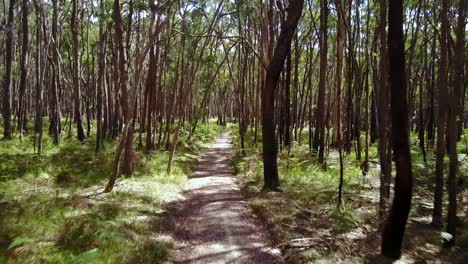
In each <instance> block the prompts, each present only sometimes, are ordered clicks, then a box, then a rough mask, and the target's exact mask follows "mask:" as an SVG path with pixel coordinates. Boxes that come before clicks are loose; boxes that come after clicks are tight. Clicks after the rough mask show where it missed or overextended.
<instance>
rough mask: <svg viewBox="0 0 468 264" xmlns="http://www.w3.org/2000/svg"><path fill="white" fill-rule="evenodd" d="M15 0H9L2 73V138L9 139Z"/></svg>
mask: <svg viewBox="0 0 468 264" xmlns="http://www.w3.org/2000/svg"><path fill="white" fill-rule="evenodd" d="M14 7H15V0H11V1H10V6H9V7H8V19H7V22H6V25H5V74H4V75H3V109H2V116H3V138H4V139H11V63H12V60H13V15H14V13H13V11H14Z"/></svg>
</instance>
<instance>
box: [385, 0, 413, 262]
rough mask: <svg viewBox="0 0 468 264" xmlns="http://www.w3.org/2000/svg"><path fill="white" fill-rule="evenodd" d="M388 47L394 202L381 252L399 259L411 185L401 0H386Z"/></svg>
mask: <svg viewBox="0 0 468 264" xmlns="http://www.w3.org/2000/svg"><path fill="white" fill-rule="evenodd" d="M388 48H389V53H390V79H391V80H392V81H391V84H390V90H391V116H392V145H393V152H394V154H395V165H396V178H395V187H394V198H393V203H392V207H391V209H390V213H389V216H388V219H387V222H386V224H385V227H384V230H383V234H382V254H383V255H384V256H386V257H389V258H391V259H399V258H400V256H401V243H402V241H403V235H404V232H405V227H406V221H407V220H408V214H409V211H410V208H411V197H412V189H413V175H412V171H411V156H410V143H409V126H408V118H407V117H408V103H407V88H406V76H405V75H406V73H405V44H404V40H403V0H390V2H389V9H388Z"/></svg>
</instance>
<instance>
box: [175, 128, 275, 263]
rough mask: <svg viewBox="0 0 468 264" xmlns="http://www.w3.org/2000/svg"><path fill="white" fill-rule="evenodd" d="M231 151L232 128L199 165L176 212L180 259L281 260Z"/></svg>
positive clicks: (197, 260) (208, 151) (259, 261)
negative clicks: (246, 196) (257, 216)
mask: <svg viewBox="0 0 468 264" xmlns="http://www.w3.org/2000/svg"><path fill="white" fill-rule="evenodd" d="M231 154H232V145H231V133H230V132H226V133H223V134H221V135H220V136H219V137H218V138H217V139H216V142H215V143H213V144H212V145H211V146H210V147H209V148H208V150H207V151H206V152H205V154H203V155H202V156H201V157H200V159H199V160H198V161H197V163H196V164H195V167H194V168H193V174H192V176H191V177H190V179H189V182H188V184H187V187H186V191H185V193H184V194H185V195H186V196H187V197H188V198H187V199H185V200H183V201H182V202H181V203H180V205H179V206H178V210H177V212H176V214H175V219H174V220H175V222H176V225H177V227H176V243H175V249H174V252H173V259H174V262H175V263H204V264H205V263H281V257H280V252H279V250H277V249H273V248H272V247H270V246H269V245H268V240H267V239H266V236H265V230H264V229H263V228H262V227H261V225H259V223H258V222H257V221H256V219H255V218H254V216H253V212H252V211H251V210H250V209H249V208H248V205H247V202H246V201H245V199H244V198H243V196H242V195H241V193H240V191H239V187H238V185H237V184H236V182H235V178H234V176H233V173H232V170H231V168H230V165H229V158H230V156H231Z"/></svg>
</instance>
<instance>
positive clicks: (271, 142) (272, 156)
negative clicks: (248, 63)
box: [262, 0, 304, 190]
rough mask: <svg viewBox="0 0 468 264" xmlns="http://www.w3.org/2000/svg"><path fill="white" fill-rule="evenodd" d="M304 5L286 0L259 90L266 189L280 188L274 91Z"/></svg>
mask: <svg viewBox="0 0 468 264" xmlns="http://www.w3.org/2000/svg"><path fill="white" fill-rule="evenodd" d="M303 6H304V1H303V0H294V1H291V2H290V3H289V7H288V17H287V18H286V20H285V21H284V23H282V25H281V32H280V35H279V37H278V41H277V44H276V48H275V50H274V53H273V57H272V59H271V61H270V63H269V65H268V69H267V72H266V79H265V86H264V87H263V92H262V135H263V163H264V166H263V168H264V169H263V176H264V181H265V186H264V188H265V189H269V190H280V182H279V176H278V165H277V155H278V150H277V145H276V144H277V143H276V133H275V124H274V120H275V116H274V113H275V109H274V104H275V90H276V86H277V84H278V80H279V76H280V73H281V71H282V70H283V65H284V61H285V59H286V56H287V55H288V53H289V52H290V51H291V41H292V38H293V35H294V31H295V30H296V27H297V24H298V22H299V18H300V17H301V14H302V8H303Z"/></svg>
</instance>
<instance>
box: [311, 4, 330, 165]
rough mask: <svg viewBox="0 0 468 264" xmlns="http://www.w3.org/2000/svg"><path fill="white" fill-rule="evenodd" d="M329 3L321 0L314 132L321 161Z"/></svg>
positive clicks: (323, 132) (323, 145)
mask: <svg viewBox="0 0 468 264" xmlns="http://www.w3.org/2000/svg"><path fill="white" fill-rule="evenodd" d="M327 42H328V3H327V0H321V1H320V45H319V46H320V76H319V88H318V96H317V109H316V114H315V115H316V118H317V124H316V126H315V132H314V144H313V147H314V149H318V151H319V162H321V163H322V162H323V159H324V153H325V85H326V81H327V51H328V46H327V45H328V44H327Z"/></svg>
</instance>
